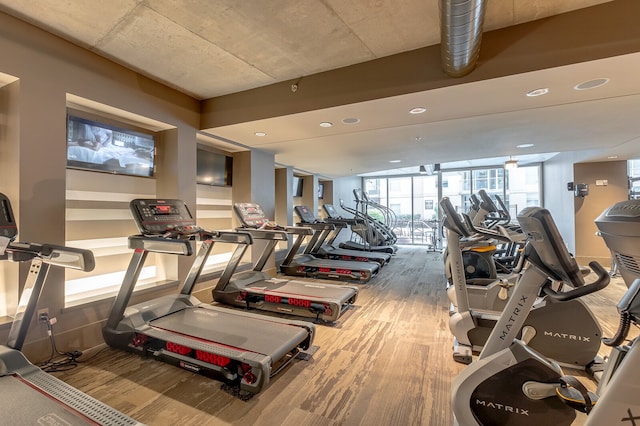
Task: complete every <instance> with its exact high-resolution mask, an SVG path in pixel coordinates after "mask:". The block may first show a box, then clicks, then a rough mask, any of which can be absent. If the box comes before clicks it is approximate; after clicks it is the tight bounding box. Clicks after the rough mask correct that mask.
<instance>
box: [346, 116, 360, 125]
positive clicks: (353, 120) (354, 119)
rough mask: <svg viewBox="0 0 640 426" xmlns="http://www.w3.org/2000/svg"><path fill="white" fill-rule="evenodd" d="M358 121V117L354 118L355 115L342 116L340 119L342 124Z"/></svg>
mask: <svg viewBox="0 0 640 426" xmlns="http://www.w3.org/2000/svg"><path fill="white" fill-rule="evenodd" d="M359 122H360V119H359V118H355V117H349V118H343V119H342V124H357V123H359Z"/></svg>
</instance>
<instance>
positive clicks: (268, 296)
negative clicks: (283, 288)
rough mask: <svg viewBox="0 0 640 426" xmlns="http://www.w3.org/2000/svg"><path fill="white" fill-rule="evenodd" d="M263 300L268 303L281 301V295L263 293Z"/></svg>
mask: <svg viewBox="0 0 640 426" xmlns="http://www.w3.org/2000/svg"><path fill="white" fill-rule="evenodd" d="M264 301H265V302H269V303H280V302H282V297H280V296H273V295H271V294H265V295H264Z"/></svg>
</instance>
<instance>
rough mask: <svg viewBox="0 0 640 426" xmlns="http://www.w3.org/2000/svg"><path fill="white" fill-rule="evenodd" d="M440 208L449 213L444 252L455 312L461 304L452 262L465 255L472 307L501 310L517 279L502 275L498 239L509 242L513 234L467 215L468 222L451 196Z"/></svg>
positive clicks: (443, 200)
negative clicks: (479, 224) (497, 259)
mask: <svg viewBox="0 0 640 426" xmlns="http://www.w3.org/2000/svg"><path fill="white" fill-rule="evenodd" d="M440 207H441V208H442V212H443V214H444V216H445V218H446V219H445V222H444V226H445V232H446V234H447V235H446V236H447V249H446V250H445V253H444V257H443V260H444V266H445V275H446V278H447V283H448V287H447V296H448V297H449V300H450V301H451V314H453V313H455V312H456V310H457V306H458V300H457V293H458V291H457V290H456V286H455V281H456V279H458V280H459V279H462V278H461V277H454V272H453V268H452V261H453V260H454V259H457V258H461V260H462V264H463V270H464V281H465V284H466V287H465V289H464V291H465V292H466V293H467V298H468V301H469V306H470V307H471V308H472V309H482V310H488V311H496V312H501V311H502V309H503V308H504V306H505V305H506V303H507V300H508V299H509V294H510V291H511V289H512V287H513V285H514V283H515V280H516V279H517V274H514V275H512V276H507V275H503V276H500V277H499V276H498V274H497V272H496V267H495V264H494V260H493V252H495V250H496V245H495V244H496V241H509V236H508V235H506V234H503V233H501V232H499V231H495V230H492V229H486V228H475V227H474V226H473V224H472V223H471V220H470V218H469V217H468V216H466V219H467V221H466V223H463V221H462V219H461V218H460V216H459V215H458V213H457V212H456V211H455V208H454V207H453V204H452V203H451V201H450V200H449V198H448V197H444V198H443V199H442V200H440Z"/></svg>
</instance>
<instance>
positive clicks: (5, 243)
mask: <svg viewBox="0 0 640 426" xmlns="http://www.w3.org/2000/svg"><path fill="white" fill-rule="evenodd" d="M0 210H1V212H2V214H0V260H8V261H12V262H30V269H29V274H28V276H27V280H26V282H25V284H24V288H23V290H22V294H21V296H20V300H19V302H18V310H17V312H16V315H15V317H14V320H13V323H12V324H11V330H10V331H9V336H8V339H7V344H6V345H0V395H2V398H1V399H0V407H1V409H2V419H3V421H5V422H7V423H6V424H12V425H27V424H28V425H98V424H100V425H118V426H129V425H141V423H139V422H137V421H136V420H134V419H132V418H130V417H128V416H126V415H124V414H123V413H121V412H119V411H117V410H115V409H113V408H111V407H109V406H108V405H106V404H103V403H102V402H100V401H98V400H96V399H94V398H93V397H91V396H89V395H87V394H85V393H83V392H81V391H79V390H77V389H75V388H73V387H72V386H70V385H68V384H66V383H65V382H63V381H61V380H59V379H57V378H55V377H54V376H52V375H50V374H48V373H45V372H44V371H42V370H41V369H40V368H38V367H36V366H35V365H33V364H32V363H31V362H29V360H28V359H27V358H26V356H25V355H24V354H23V353H22V352H21V350H22V346H23V344H24V342H25V338H26V336H27V332H28V330H29V326H30V325H31V322H32V320H33V317H34V314H35V313H36V308H37V306H38V300H39V299H40V295H41V293H42V289H43V287H44V284H45V282H46V279H47V274H48V272H49V268H50V266H51V265H53V266H58V267H63V268H72V269H79V270H83V271H91V270H92V269H93V267H94V258H93V253H92V252H91V251H89V250H81V249H76V248H71V247H64V246H57V245H53V244H37V243H23V242H13V240H14V238H15V236H16V235H17V232H18V230H17V227H16V225H15V222H14V220H13V213H12V211H11V205H10V204H9V200H8V199H7V197H6V196H5V195H4V194H0ZM3 424H5V423H3Z"/></svg>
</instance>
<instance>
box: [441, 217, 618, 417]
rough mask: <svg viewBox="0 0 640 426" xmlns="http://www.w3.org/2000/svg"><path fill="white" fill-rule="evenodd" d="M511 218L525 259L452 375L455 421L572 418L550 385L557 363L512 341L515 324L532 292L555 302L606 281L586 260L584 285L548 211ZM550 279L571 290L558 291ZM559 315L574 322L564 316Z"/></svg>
mask: <svg viewBox="0 0 640 426" xmlns="http://www.w3.org/2000/svg"><path fill="white" fill-rule="evenodd" d="M518 221H519V223H520V225H521V227H522V229H523V231H524V232H525V233H526V235H527V237H528V239H529V241H528V244H527V246H526V247H525V250H524V253H523V256H524V257H525V259H526V262H527V264H526V267H525V269H524V272H523V274H522V277H521V279H520V280H519V282H518V284H517V285H516V287H515V291H514V294H513V295H512V297H511V298H510V299H509V302H508V304H507V306H506V308H505V311H504V314H503V315H502V316H501V317H500V320H499V321H498V323H497V324H496V325H495V327H494V328H493V331H492V332H491V335H490V336H489V338H488V339H487V342H486V344H485V346H484V348H483V350H482V352H481V353H480V356H479V359H478V360H477V361H476V362H474V363H472V364H471V365H469V366H468V367H467V368H465V369H464V370H463V371H462V372H461V373H460V375H458V376H457V377H456V378H455V379H454V381H453V384H452V407H453V412H454V416H455V418H456V424H460V425H464V426H471V425H507V424H517V425H519V426H533V425H535V426H539V425H540V424H541V423H542V422H546V423H551V424H553V425H570V424H571V423H572V422H573V420H574V419H575V417H576V413H575V410H574V408H572V407H570V406H569V405H567V404H565V403H563V401H562V400H561V399H560V398H558V397H557V391H556V389H558V388H560V387H561V386H562V383H563V379H562V378H563V376H564V374H563V372H562V370H561V368H560V366H559V365H558V364H557V363H556V362H554V361H551V360H549V359H548V358H546V357H544V356H543V355H541V354H540V353H539V352H538V351H536V350H534V349H533V348H532V347H530V346H528V345H526V344H525V343H523V342H522V341H521V340H518V335H519V330H520V329H521V328H522V327H523V326H525V324H526V320H527V316H528V315H529V313H530V312H531V310H532V308H533V306H534V303H535V301H536V299H537V296H538V295H539V294H540V293H544V294H545V295H546V296H547V298H552V299H553V300H555V301H557V302H562V303H557V305H558V306H560V307H562V305H563V303H568V302H567V301H575V300H578V298H580V297H582V296H584V295H586V294H590V293H593V292H595V291H598V290H600V289H602V288H604V287H606V285H608V283H609V274H608V273H607V271H606V270H605V269H604V268H603V267H602V266H601V265H600V264H599V263H597V262H591V263H590V264H589V266H590V268H591V270H592V271H593V272H595V274H596V275H597V280H596V281H595V282H593V283H591V284H588V285H585V284H584V278H583V274H582V273H581V270H580V268H579V267H578V264H577V263H576V261H575V259H574V258H573V257H572V256H571V255H570V254H569V252H568V251H567V249H566V247H565V246H564V243H563V241H562V237H561V236H560V233H559V232H558V229H557V228H556V225H555V222H554V221H553V219H552V218H551V214H550V213H549V211H548V210H546V209H543V208H540V207H528V208H526V209H524V210H523V211H522V212H521V213H520V215H518ZM553 282H562V283H564V284H566V285H567V286H569V287H571V288H572V289H571V290H569V291H566V292H558V291H556V290H554V289H553V285H552V284H553ZM564 321H565V322H575V321H576V320H575V319H574V318H573V316H567V317H565V318H564ZM578 336H579V335H578Z"/></svg>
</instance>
